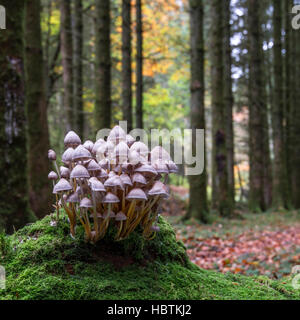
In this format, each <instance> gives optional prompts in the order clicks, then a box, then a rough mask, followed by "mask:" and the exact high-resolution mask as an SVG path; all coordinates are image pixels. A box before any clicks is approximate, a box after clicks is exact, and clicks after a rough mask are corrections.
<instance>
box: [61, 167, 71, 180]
mask: <svg viewBox="0 0 300 320" xmlns="http://www.w3.org/2000/svg"><path fill="white" fill-rule="evenodd" d="M59 171H60V175H61V177H62V178H66V179H68V178H69V177H70V170H69V169H68V168H66V167H64V166H60V168H59Z"/></svg>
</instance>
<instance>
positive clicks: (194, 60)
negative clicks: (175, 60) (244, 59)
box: [185, 0, 208, 222]
mask: <svg viewBox="0 0 300 320" xmlns="http://www.w3.org/2000/svg"><path fill="white" fill-rule="evenodd" d="M189 4H190V41H191V84H190V90H191V113H190V117H191V119H190V121H191V128H192V130H193V139H192V147H193V153H194V154H195V147H196V139H195V138H196V134H195V133H196V132H195V130H196V129H204V128H205V113H204V39H203V3H202V0H190V1H189ZM204 154H205V153H204ZM206 180H207V179H206V171H205V166H204V172H203V173H202V174H200V175H192V176H189V184H190V201H189V209H188V212H187V215H186V217H185V218H191V217H194V218H197V219H199V220H201V221H202V222H208V219H207V218H208V217H207V215H208V208H207V194H206Z"/></svg>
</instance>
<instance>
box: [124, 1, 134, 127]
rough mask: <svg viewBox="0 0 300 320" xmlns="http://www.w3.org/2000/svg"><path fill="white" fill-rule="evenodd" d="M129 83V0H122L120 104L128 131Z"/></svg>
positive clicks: (130, 99)
mask: <svg viewBox="0 0 300 320" xmlns="http://www.w3.org/2000/svg"><path fill="white" fill-rule="evenodd" d="M131 85H132V72H131V0H122V104H123V119H124V120H126V121H127V128H128V131H130V130H131V129H132V87H131Z"/></svg>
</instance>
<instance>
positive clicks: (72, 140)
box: [64, 131, 81, 148]
mask: <svg viewBox="0 0 300 320" xmlns="http://www.w3.org/2000/svg"><path fill="white" fill-rule="evenodd" d="M64 144H65V146H66V147H71V148H76V147H77V146H78V145H80V144H81V139H80V138H79V136H78V134H77V133H75V132H74V131H69V132H68V133H67V134H66V136H65V139H64Z"/></svg>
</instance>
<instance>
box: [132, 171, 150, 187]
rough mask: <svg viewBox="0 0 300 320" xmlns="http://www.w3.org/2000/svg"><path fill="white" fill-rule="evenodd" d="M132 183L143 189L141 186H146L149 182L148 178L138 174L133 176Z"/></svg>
mask: <svg viewBox="0 0 300 320" xmlns="http://www.w3.org/2000/svg"><path fill="white" fill-rule="evenodd" d="M132 182H133V183H134V184H135V185H136V186H137V187H141V186H145V185H146V184H147V180H146V178H145V177H144V176H143V175H142V174H141V173H139V172H136V173H135V174H134V175H133V176H132Z"/></svg>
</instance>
